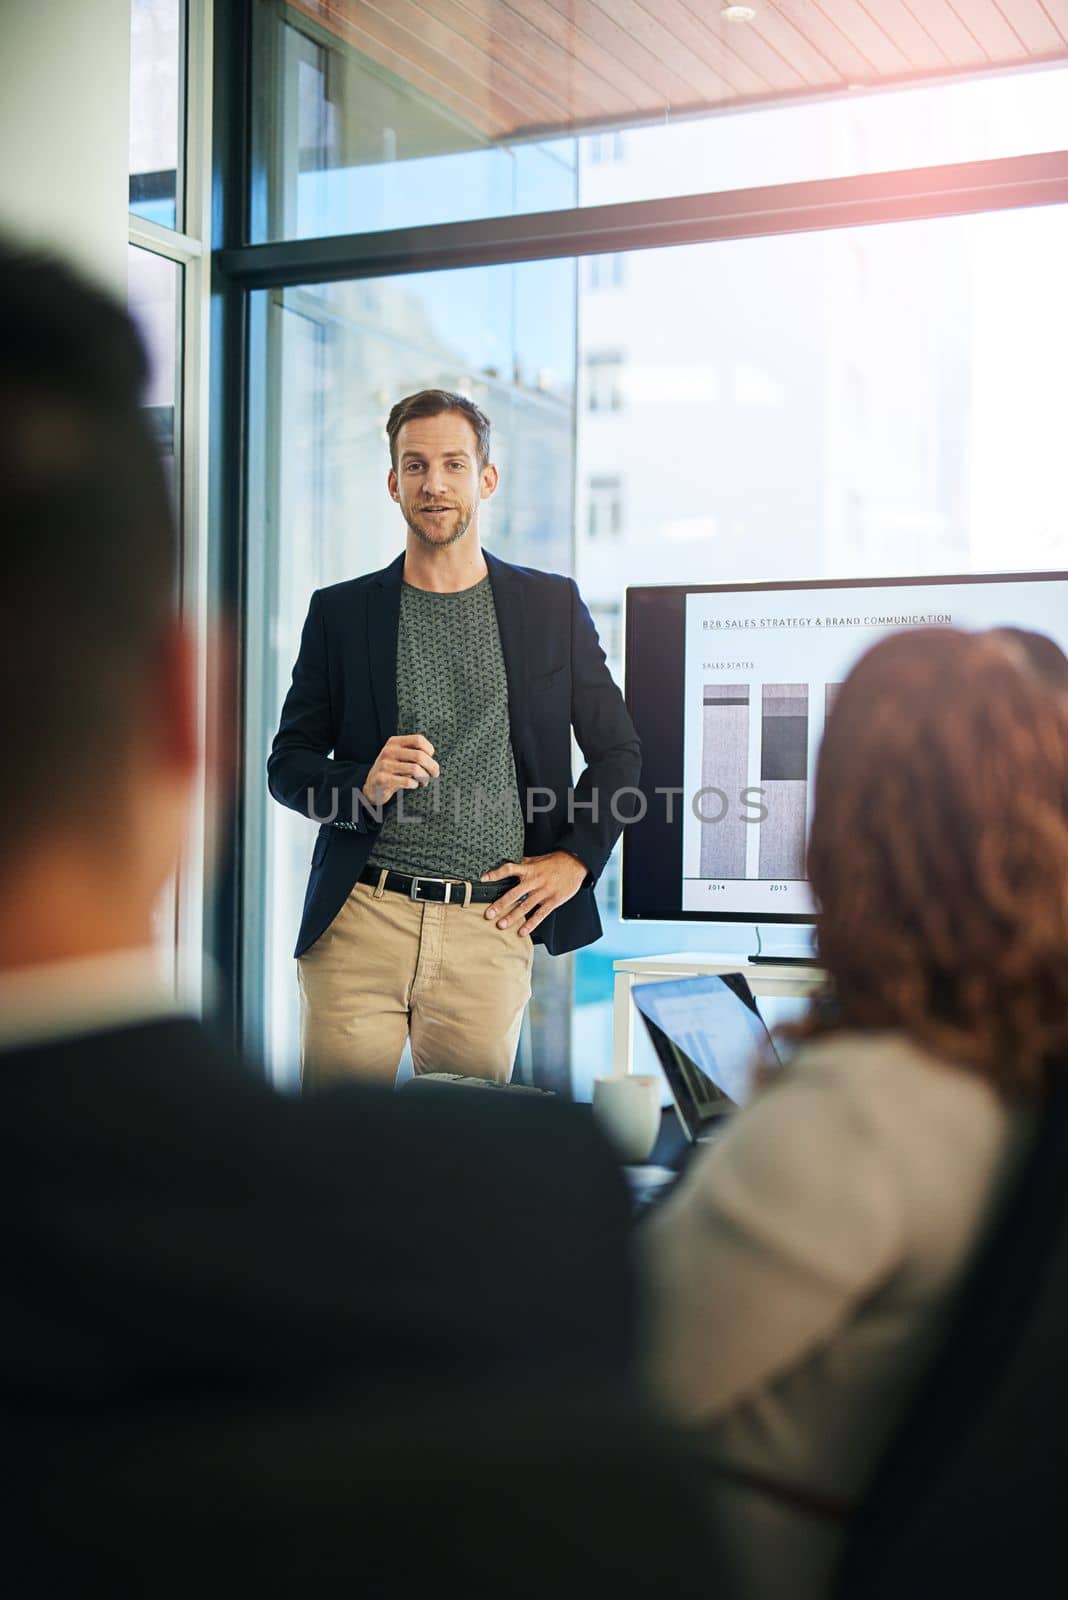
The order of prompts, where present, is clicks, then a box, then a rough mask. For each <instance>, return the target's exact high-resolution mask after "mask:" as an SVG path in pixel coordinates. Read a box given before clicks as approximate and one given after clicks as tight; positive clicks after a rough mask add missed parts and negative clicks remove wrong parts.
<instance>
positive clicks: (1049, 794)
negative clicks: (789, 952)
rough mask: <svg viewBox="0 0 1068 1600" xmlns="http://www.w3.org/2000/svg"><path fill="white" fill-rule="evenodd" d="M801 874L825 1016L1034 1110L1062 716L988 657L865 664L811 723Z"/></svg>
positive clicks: (901, 637)
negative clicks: (811, 795)
mask: <svg viewBox="0 0 1068 1600" xmlns="http://www.w3.org/2000/svg"><path fill="white" fill-rule="evenodd" d="M808 870H809V878H810V881H811V884H812V888H813V890H814V892H815V895H816V898H817V901H818V904H819V949H820V956H821V960H822V962H823V965H824V967H825V968H826V971H827V974H828V978H829V981H830V996H829V999H830V1001H831V1004H830V1006H827V1005H823V1006H817V1007H816V1008H815V1009H814V1011H813V1013H812V1017H811V1020H810V1023H809V1024H808V1025H807V1027H806V1030H805V1031H807V1032H808V1033H810V1034H811V1033H821V1032H826V1031H828V1030H829V1029H839V1028H859V1029H895V1030H900V1031H901V1032H904V1033H906V1034H908V1035H910V1036H911V1037H912V1038H914V1039H915V1040H917V1041H918V1042H919V1043H920V1044H923V1045H925V1046H927V1047H928V1048H929V1049H931V1050H932V1051H933V1052H934V1053H935V1054H937V1055H940V1056H941V1057H943V1059H946V1060H949V1061H953V1062H956V1063H957V1064H959V1065H960V1066H963V1067H966V1068H968V1069H970V1070H972V1071H975V1072H977V1073H979V1074H981V1075H982V1076H984V1077H986V1078H987V1079H989V1080H990V1081H992V1082H993V1083H994V1084H995V1085H996V1086H997V1088H998V1089H999V1090H1000V1091H1001V1092H1002V1094H1003V1095H1005V1096H1006V1097H1007V1098H1008V1097H1013V1096H1016V1097H1019V1096H1029V1095H1033V1094H1035V1093H1037V1092H1038V1090H1039V1089H1040V1087H1041V1086H1042V1083H1043V1078H1044V1070H1045V1067H1046V1065H1047V1064H1048V1062H1049V1061H1050V1060H1051V1058H1053V1057H1055V1056H1056V1055H1057V1054H1059V1053H1061V1052H1063V1051H1064V1050H1065V1049H1066V1048H1068V697H1065V696H1062V695H1060V694H1057V693H1051V692H1050V688H1049V686H1048V684H1046V683H1044V682H1043V681H1042V680H1041V679H1040V678H1039V677H1038V676H1037V675H1036V673H1035V672H1034V671H1033V670H1032V669H1031V667H1029V665H1028V664H1027V662H1026V661H1025V660H1024V659H1022V653H1021V652H1019V651H1016V650H1014V649H1013V648H1012V647H1011V646H1010V645H1009V644H1008V642H1007V641H1005V640H1004V639H1003V638H998V637H997V636H996V635H994V634H993V633H987V634H968V633H963V632H959V631H957V630H954V629H950V628H937V629H936V628H931V629H922V630H920V629H917V630H909V631H907V632H902V633H898V634H894V635H892V636H891V637H889V638H887V639H884V640H881V641H880V642H879V643H878V644H876V645H874V646H873V647H872V648H871V649H870V650H869V651H868V652H867V653H866V654H865V655H864V656H863V657H862V658H861V660H860V661H859V662H858V663H857V665H856V666H855V667H854V668H853V670H852V671H851V672H850V674H849V675H848V677H847V678H846V681H845V682H844V683H843V685H842V687H841V689H840V690H839V691H838V694H837V696H836V698H835V701H834V706H833V709H832V711H831V714H830V716H829V718H828V720H827V727H826V730H825V733H824V738H823V744H822V748H821V751H820V755H819V763H818V768H817V774H816V792H815V803H814V809H813V821H812V833H811V840H810V844H809V852H808Z"/></svg>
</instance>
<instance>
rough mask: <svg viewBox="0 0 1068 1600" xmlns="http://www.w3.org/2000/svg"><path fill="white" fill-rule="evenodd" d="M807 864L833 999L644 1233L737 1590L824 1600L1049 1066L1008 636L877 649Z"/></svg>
mask: <svg viewBox="0 0 1068 1600" xmlns="http://www.w3.org/2000/svg"><path fill="white" fill-rule="evenodd" d="M1026 642H1027V641H1024V645H1026ZM808 867H809V877H810V881H811V883H812V887H813V890H814V893H815V896H816V900H817V904H818V907H819V926H818V934H819V950H820V958H821V963H822V965H823V967H824V969H825V971H826V974H827V989H826V993H825V994H824V995H822V996H821V997H820V999H819V1000H818V1001H817V1002H816V1003H815V1004H814V1005H813V1006H812V1008H811V1010H810V1013H809V1015H808V1017H807V1019H806V1021H805V1022H804V1023H802V1024H801V1025H800V1027H799V1028H797V1029H795V1030H794V1033H795V1039H796V1041H797V1043H798V1048H797V1050H796V1053H795V1054H794V1056H793V1058H792V1060H791V1062H790V1064H789V1066H788V1067H786V1068H785V1069H783V1070H782V1071H781V1072H780V1073H779V1074H778V1075H777V1077H776V1079H775V1080H774V1081H773V1082H772V1083H771V1084H770V1086H769V1087H767V1088H765V1089H764V1090H763V1092H761V1093H760V1094H758V1095H757V1096H756V1097H755V1098H754V1100H753V1101H752V1103H751V1104H750V1105H749V1106H748V1107H747V1108H746V1109H745V1110H744V1111H742V1112H740V1113H738V1114H737V1115H736V1116H735V1118H734V1119H733V1121H732V1123H731V1125H730V1126H729V1127H728V1128H727V1130H726V1131H725V1133H724V1134H723V1135H722V1137H721V1138H720V1139H719V1140H718V1141H717V1143H716V1144H715V1145H714V1146H712V1147H710V1148H709V1149H708V1150H706V1151H702V1152H701V1155H700V1156H699V1158H698V1159H697V1160H696V1161H695V1162H693V1163H692V1164H691V1165H690V1166H689V1168H688V1169H687V1172H686V1173H685V1174H684V1176H683V1178H682V1179H681V1180H680V1182H679V1184H678V1185H677V1187H676V1189H675V1190H674V1192H673V1193H672V1195H670V1196H669V1197H668V1198H667V1199H666V1200H665V1201H664V1202H662V1203H661V1205H660V1206H659V1207H657V1208H656V1209H655V1210H654V1211H652V1212H651V1213H650V1214H649V1215H648V1218H647V1220H645V1221H643V1223H642V1224H641V1226H640V1228H639V1230H638V1240H639V1242H640V1249H641V1252H642V1262H643V1267H644V1270H645V1274H646V1278H647V1283H648V1286H649V1290H650V1297H649V1299H650V1307H651V1310H650V1319H649V1326H648V1344H647V1356H648V1365H649V1371H650V1375H651V1380H652V1383H653V1386H654V1389H655V1391H656V1394H657V1396H658V1398H659V1399H660V1401H661V1402H662V1403H663V1404H664V1406H665V1407H666V1408H667V1409H668V1410H669V1411H670V1412H671V1413H672V1414H673V1415H674V1416H675V1417H677V1418H680V1419H681V1420H682V1421H683V1422H684V1423H686V1424H687V1425H688V1426H689V1427H690V1428H692V1429H693V1430H695V1432H696V1434H697V1437H698V1439H699V1441H700V1446H701V1449H702V1452H703V1454H704V1455H705V1457H706V1459H707V1461H708V1464H709V1477H708V1483H709V1504H710V1510H711V1515H712V1518H713V1521H714V1524H715V1528H716V1532H717V1534H718V1535H719V1537H720V1539H721V1540H722V1543H723V1546H724V1548H725V1550H726V1552H727V1555H728V1559H729V1565H730V1569H731V1576H732V1578H733V1585H732V1586H729V1587H728V1589H727V1592H728V1593H737V1594H739V1595H745V1596H752V1597H753V1600H772V1597H778V1596H783V1597H786V1596H788V1597H789V1600H804V1597H806V1596H811V1595H817V1594H824V1593H826V1592H827V1585H828V1582H829V1579H830V1575H831V1573H832V1571H833V1568H834V1564H835V1562H836V1559H837V1556H838V1554H839V1551H840V1547H841V1544H842V1541H843V1538H844V1534H845V1530H846V1526H847V1521H848V1516H849V1513H850V1510H851V1508H852V1507H853V1506H855V1505H856V1504H857V1503H858V1501H859V1500H860V1498H861V1497H862V1496H863V1494H864V1491H865V1489H866V1487H867V1485H868V1483H869V1482H870V1480H871V1478H872V1476H873V1474H874V1470H875V1468H876V1466H877V1464H878V1462H879V1459H880V1456H881V1454H882V1452H883V1450H884V1448H885V1446H886V1444H887V1442H888V1439H889V1436H890V1434H891V1432H892V1431H893V1429H894V1428H895V1425H896V1423H897V1422H898V1420H899V1418H900V1417H901V1415H902V1412H903V1410H904V1408H905V1406H906V1404H907V1402H908V1400H909V1398H910V1396H911V1394H912V1392H913V1390H914V1388H915V1386H916V1383H917V1381H918V1379H919V1377H920V1375H921V1373H922V1371H923V1369H924V1365H925V1362H926V1360H927V1359H928V1358H929V1356H930V1355H931V1353H932V1348H933V1345H934V1343H935V1341H936V1339H937V1336H938V1334H939V1332H940V1330H941V1328H942V1327H943V1326H944V1322H945V1318H946V1314H947V1311H948V1308H949V1306H950V1303H951V1300H952V1295H953V1291H954V1289H955V1288H956V1287H957V1285H958V1283H959V1281H960V1279H961V1276H962V1273H963V1271H964V1269H965V1267H966V1266H967V1264H968V1262H969V1259H970V1258H971V1256H972V1253H973V1251H974V1249H975V1247H976V1245H977V1243H978V1241H979V1239H980V1237H981V1235H982V1231H983V1228H984V1224H985V1223H986V1221H987V1219H988V1218H989V1216H990V1214H991V1210H992V1207H993V1206H994V1204H995V1202H996V1200H997V1197H998V1195H999V1193H1000V1191H1001V1188H1002V1185H1003V1184H1004V1182H1005V1180H1006V1178H1007V1176H1008V1175H1010V1174H1011V1173H1012V1171H1013V1170H1014V1167H1015V1164H1016V1162H1017V1160H1018V1158H1019V1155H1020V1152H1021V1150H1022V1149H1023V1148H1024V1147H1025V1144H1026V1139H1027V1134H1028V1130H1029V1128H1031V1127H1033V1125H1034V1118H1035V1116H1036V1115H1037V1114H1040V1112H1041V1106H1042V1100H1043V1092H1044V1087H1045V1085H1046V1082H1047V1079H1048V1076H1049V1074H1050V1072H1051V1070H1053V1069H1052V1067H1051V1063H1053V1062H1056V1061H1058V1060H1059V1059H1063V1058H1065V1056H1066V1053H1068V694H1065V693H1064V692H1063V691H1062V690H1061V689H1060V688H1059V687H1058V686H1057V683H1056V674H1051V673H1049V672H1048V671H1045V670H1043V664H1041V663H1040V664H1038V665H1037V666H1036V663H1035V660H1034V657H1033V652H1031V651H1029V650H1028V649H1027V648H1024V647H1021V642H1020V640H1019V639H1018V638H1014V637H1012V632H1011V630H1006V631H1005V632H1004V633H987V634H967V633H961V632H957V631H955V630H952V629H924V630H917V631H910V632H904V633H898V634H894V635H892V636H891V637H889V638H887V639H884V640H883V641H881V642H880V643H878V644H876V645H875V646H874V647H873V648H872V649H871V650H869V651H868V652H867V654H866V655H865V656H864V657H863V658H862V659H861V660H860V661H859V662H858V664H857V665H856V667H855V668H854V669H853V671H852V672H851V673H850V674H849V676H848V678H847V679H846V681H845V683H844V684H843V685H842V688H841V690H840V691H839V693H838V696H837V698H836V700H835V703H834V706H833V709H832V711H831V714H830V716H829V718H828V723H827V727H826V730H825V734H824V739H823V744H822V748H821V751H820V757H819V762H818V767H817V774H816V785H815V799H814V807H813V817H812V827H811V835H810V842H809V855H808ZM719 1592H723V1590H722V1588H721V1589H720V1590H719Z"/></svg>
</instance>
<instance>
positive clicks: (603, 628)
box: [246, 156, 1068, 1096]
mask: <svg viewBox="0 0 1068 1600" xmlns="http://www.w3.org/2000/svg"><path fill="white" fill-rule="evenodd" d="M622 159H623V161H624V162H625V161H626V157H625V156H624V157H623V158H622ZM1066 258H1068V210H1066V209H1065V208H1045V209H1035V210H1031V211H1010V212H1004V213H997V214H990V215H980V216H974V217H967V218H954V219H947V220H942V221H935V222H917V223H907V224H891V225H883V226H879V227H871V228H863V229H852V230H843V231H838V232H825V233H812V234H797V235H790V236H783V237H777V238H765V239H751V240H742V241H737V242H733V243H728V244H723V243H717V244H711V245H690V246H685V247H677V248H673V249H668V250H655V251H641V252H636V253H633V254H631V255H629V256H627V257H625V258H622V257H621V258H619V259H618V260H616V259H615V258H612V257H603V258H600V261H599V264H598V265H596V266H595V264H594V262H592V261H590V260H587V261H583V262H575V261H573V260H566V261H553V262H548V263H529V264H523V265H513V266H506V267H489V268H471V269H468V270H465V271H460V272H441V273H429V274H422V275H418V276H410V277H395V278H389V279H383V280H377V281H363V282H355V283H343V284H328V285H323V286H317V287H308V288H302V289H286V290H281V291H273V292H266V291H264V292H262V293H260V294H258V295H257V296H255V297H254V299H255V302H256V303H255V312H254V336H255V337H254V359H253V384H252V393H253V402H254V403H253V414H252V419H251V421H252V427H251V435H252V438H253V440H254V442H255V450H254V456H253V461H252V468H251V475H250V516H251V523H250V566H249V583H250V593H249V616H250V625H251V629H252V633H251V637H250V653H249V671H250V680H249V681H250V693H251V700H250V717H249V728H250V734H249V738H250V744H249V749H248V752H247V754H248V773H249V790H248V797H247V803H248V815H249V825H250V833H249V838H248V852H249V856H248V859H249V862H250V864H251V866H250V871H249V875H248V893H247V899H248V915H249V922H248V924H247V927H246V939H247V944H246V948H247V949H248V950H250V951H253V952H258V951H260V950H262V951H263V952H264V954H263V966H262V970H261V971H260V972H259V974H258V975H257V976H256V979H255V983H254V984H252V985H250V989H249V996H248V997H247V999H248V1004H249V1006H250V1007H251V1008H252V1010H253V1011H254V1010H255V1007H256V1004H257V1003H258V1001H257V996H259V997H262V1000H263V1004H264V1006H265V1007H266V1012H265V1016H266V1022H265V1027H266V1037H265V1041H264V1042H265V1045H266V1048H267V1051H268V1054H269V1057H270V1059H271V1060H272V1062H273V1063H274V1067H275V1071H276V1073H277V1075H278V1076H279V1078H280V1079H281V1080H283V1081H286V1080H287V1079H288V1080H289V1081H291V1080H292V1076H293V1072H294V1063H295V1060H296V981H295V974H294V968H293V961H292V947H293V942H294V940H295V936H296V929H297V925H298V922H299V914H300V906H301V903H302V897H303V892H304V884H305V880H306V876H307V869H308V863H309V858H310V854H311V848H312V842H313V836H314V829H313V825H312V824H310V823H308V822H306V821H304V820H303V819H301V818H299V817H297V816H296V815H295V814H293V813H291V812H287V811H284V810H283V809H282V808H281V807H279V806H277V805H275V804H274V802H273V801H270V800H269V799H268V798H267V797H266V794H265V784H264V775H263V774H264V763H265V760H266V755H267V751H268V748H269V743H270V739H271V737H272V735H273V732H274V729H275V727H276V726H277V720H278V714H279V711H280V708H281V703H282V699H283V698H284V694H285V691H286V688H287V686H288V681H289V674H290V671H291V668H292V664H293V661H294V659H295V656H296V652H297V646H298V643H299V635H300V628H301V624H302V622H303V619H304V616H305V613H306V610H307V605H308V600H309V597H310V595H311V592H312V590H313V589H314V588H316V587H318V586H320V585H322V584H325V583H331V582H335V581H338V580H340V579H342V578H346V577H351V576H355V575H356V574H358V573H361V572H366V571H369V570H373V569H374V568H376V567H379V566H381V565H384V564H385V563H386V562H387V561H388V560H390V559H391V558H392V556H393V555H394V554H395V553H396V552H398V551H399V550H400V548H401V547H402V535H403V524H402V522H401V520H400V518H399V515H398V513H397V510H396V507H395V506H394V505H393V504H392V503H391V502H390V501H389V500H388V498H387V496H386V492H385V476H386V471H387V469H388V455H387V450H386V443H385V437H384V424H385V419H386V416H387V414H388V412H389V409H390V406H391V405H392V403H393V402H394V400H396V399H397V398H399V397H400V396H401V395H403V394H406V393H408V392H410V391H411V390H413V389H416V388H422V387H426V386H430V385H441V386H444V387H448V388H454V389H460V390H462V391H464V392H466V393H468V394H470V395H471V396H472V397H473V398H474V399H475V400H476V401H477V402H478V403H479V404H480V405H481V406H483V408H484V409H485V410H486V411H487V412H488V413H489V415H490V417H491V419H492V421H493V423H494V426H495V442H494V455H495V458H496V460H497V462H498V464H499V466H500V468H501V473H502V485H501V490H500V493H499V494H498V496H497V497H496V499H495V500H494V501H493V502H492V505H491V507H490V508H489V515H488V518H487V525H486V530H485V536H486V542H487V545H488V546H489V547H490V548H492V549H493V550H494V551H495V552H497V553H498V554H500V555H502V556H503V557H505V559H511V560H517V561H519V562H521V563H522V564H526V565H532V566H538V567H546V568H550V569H553V570H558V571H569V572H572V573H573V574H574V576H575V577H576V579H577V581H578V583H579V587H580V589H581V590H582V592H583V594H584V597H585V599H586V601H587V603H588V604H589V605H590V607H591V610H592V612H593V614H594V617H595V619H596V621H597V624H598V627H599V630H600V634H601V638H602V642H603V643H604V645H605V648H606V650H607V653H608V656H609V660H610V663H611V665H612V668H613V670H614V672H615V673H616V675H617V678H618V680H619V681H620V682H622V618H623V604H624V594H625V590H626V588H627V586H628V585H629V584H636V583H650V582H656V583H669V582H678V583H684V582H731V581H746V580H758V579H773V578H801V577H820V576H831V577H858V576H860V577H867V576H879V575H887V576H889V575H898V574H912V573H925V572H929V573H953V572H979V571H987V570H1004V569H1006V568H1008V567H1012V568H1020V569H1023V568H1048V567H1056V566H1063V565H1064V564H1065V553H1066V549H1068V511H1066V504H1068V502H1066V498H1065V495H1064V483H1063V477H1064V471H1063V465H1062V458H1063V452H1062V451H1061V450H1060V448H1059V442H1060V440H1062V439H1063V438H1064V437H1065V435H1066V431H1068V389H1066V388H1065V386H1064V384H1063V381H1062V374H1063V372H1064V370H1065V367H1066V363H1068V303H1066V301H1065V298H1064V295H1063V292H1062V281H1063V263H1064V261H1065V259H1066ZM598 898H599V901H600V904H601V910H602V916H603V919H604V923H605V937H604V939H603V940H602V941H600V942H599V943H598V944H597V945H595V946H593V947H591V948H590V949H589V950H586V951H582V952H580V953H579V954H578V955H577V956H576V957H575V958H574V959H573V961H572V960H570V959H563V960H556V961H553V960H551V959H550V958H545V959H544V960H542V961H540V962H539V965H538V969H537V971H536V976H535V994H536V1004H535V1006H534V1007H533V1008H532V1017H531V1025H530V1027H529V1029H528V1031H527V1035H526V1039H525V1046H524V1048H525V1051H526V1056H525V1058H524V1059H525V1068H524V1070H528V1071H533V1072H534V1073H535V1074H536V1075H537V1074H539V1073H545V1074H548V1075H550V1076H554V1075H555V1074H556V1073H557V1070H558V1068H559V1066H560V1062H561V1060H562V1059H563V1058H564V1057H565V1056H568V1055H569V1057H570V1062H571V1070H572V1074H573V1079H574V1087H575V1092H576V1093H577V1094H579V1095H580V1096H585V1095H588V1093H589V1080H590V1077H591V1075H592V1073H593V1072H595V1071H598V1070H601V1066H602V1064H603V1063H604V1062H605V1061H606V1060H607V1059H609V1054H608V1052H609V1044H610V1030H611V1005H610V999H611V963H612V961H613V960H614V959H617V958H618V957H620V956H623V955H634V954H641V953H652V952H654V951H662V950H665V949H668V948H671V949H687V948H689V949H703V950H708V949H715V948H720V949H724V950H727V951H731V952H735V951H738V950H739V947H740V946H744V948H745V949H746V950H748V949H749V948H750V946H751V943H752V938H753V936H752V931H751V930H750V929H748V928H746V929H742V930H741V932H739V930H738V929H737V928H734V927H730V926H727V925H715V924H708V925H703V926H697V927H694V926H693V925H687V926H672V927H668V928H665V927H656V926H652V927H651V926H649V925H647V924H642V925H639V926H636V925H633V924H623V923H621V922H620V920H619V916H618V902H619V894H618V877H617V871H616V866H615V864H614V863H613V864H611V865H610V866H609V869H608V871H607V872H606V873H605V875H604V878H603V879H602V882H601V886H600V889H599V892H598ZM253 959H255V958H253ZM562 994H563V998H564V999H565V1000H566V998H567V997H568V996H570V995H573V1001H574V1004H573V1006H572V1007H571V1008H570V1011H569V1010H568V1008H567V1007H566V1005H565V1006H564V1007H563V1008H562V1007H561V995H562ZM561 1016H563V1019H564V1021H565V1022H566V1023H567V1024H568V1027H569V1032H570V1038H569V1039H567V1038H563V1039H562V1038H561V1034H560V1020H561Z"/></svg>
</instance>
